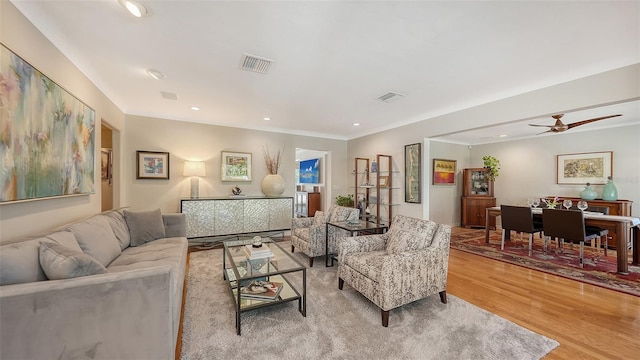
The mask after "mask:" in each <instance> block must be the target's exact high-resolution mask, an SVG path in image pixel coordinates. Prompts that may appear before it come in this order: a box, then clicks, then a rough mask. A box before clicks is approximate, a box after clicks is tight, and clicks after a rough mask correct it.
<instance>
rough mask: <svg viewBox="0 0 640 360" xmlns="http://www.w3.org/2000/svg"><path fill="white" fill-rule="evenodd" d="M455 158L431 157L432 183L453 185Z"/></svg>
mask: <svg viewBox="0 0 640 360" xmlns="http://www.w3.org/2000/svg"><path fill="white" fill-rule="evenodd" d="M455 183H456V160H445V159H433V185H455Z"/></svg>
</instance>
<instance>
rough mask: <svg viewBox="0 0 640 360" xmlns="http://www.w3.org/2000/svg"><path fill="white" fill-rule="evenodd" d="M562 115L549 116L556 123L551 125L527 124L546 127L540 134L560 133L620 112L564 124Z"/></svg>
mask: <svg viewBox="0 0 640 360" xmlns="http://www.w3.org/2000/svg"><path fill="white" fill-rule="evenodd" d="M563 116H564V114H558V115H553V116H551V117H552V118H554V119H556V123H555V124H553V125H536V124H529V126H542V127H548V128H549V130H547V131H543V132H541V133H540V134H544V133H548V132H553V133H561V132H564V131H567V130H569V129H571V128H574V127H576V126H580V125H584V124H588V123H591V122H594V121H598V120H604V119H609V118H612V117H616V116H622V114H617V115H609V116H602V117H597V118H593V119H589V120H582V121H576V122H574V123H571V124H564V123H563V122H562V120H560V119H561V118H562V117H563ZM540 134H536V135H540Z"/></svg>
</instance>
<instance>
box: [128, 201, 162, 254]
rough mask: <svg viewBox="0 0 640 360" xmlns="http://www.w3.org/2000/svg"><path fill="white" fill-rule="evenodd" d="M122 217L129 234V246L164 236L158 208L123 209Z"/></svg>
mask: <svg viewBox="0 0 640 360" xmlns="http://www.w3.org/2000/svg"><path fill="white" fill-rule="evenodd" d="M124 219H125V221H126V222H127V226H128V227H129V233H130V234H131V246H140V245H142V244H145V243H148V242H149V241H153V240H157V239H162V238H164V237H165V232H164V222H163V221H162V213H160V209H155V210H151V211H129V210H124Z"/></svg>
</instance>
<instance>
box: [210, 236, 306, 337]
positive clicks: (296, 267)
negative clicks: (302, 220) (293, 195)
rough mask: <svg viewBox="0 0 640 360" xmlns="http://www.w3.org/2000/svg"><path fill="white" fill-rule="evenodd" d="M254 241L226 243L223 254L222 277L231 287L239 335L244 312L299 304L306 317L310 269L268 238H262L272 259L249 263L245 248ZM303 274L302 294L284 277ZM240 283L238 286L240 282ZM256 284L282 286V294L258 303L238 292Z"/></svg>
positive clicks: (259, 300)
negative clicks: (253, 283)
mask: <svg viewBox="0 0 640 360" xmlns="http://www.w3.org/2000/svg"><path fill="white" fill-rule="evenodd" d="M252 242H253V239H250V238H249V239H242V240H227V241H224V251H223V254H222V270H223V271H222V274H223V275H222V276H223V278H224V279H225V280H226V281H227V284H228V285H229V290H230V291H229V293H230V294H231V297H232V298H233V301H234V302H235V308H236V333H237V334H238V335H240V320H241V315H242V313H244V312H247V311H251V310H256V309H260V308H264V307H268V306H273V305H278V304H282V303H285V302H289V301H295V300H298V311H300V313H301V314H302V316H304V317H306V316H307V268H306V267H305V266H304V265H302V264H300V263H299V262H298V261H297V260H296V259H294V258H293V257H292V256H291V255H289V253H288V252H286V251H285V250H284V249H282V248H281V247H280V246H279V245H278V244H277V243H275V242H273V241H271V239H269V238H263V239H262V243H263V245H262V246H263V247H268V248H269V249H270V250H271V252H272V254H273V256H271V257H267V258H258V259H249V258H248V256H247V253H246V252H245V249H244V248H245V246H246V245H249V246H251V244H252ZM297 271H300V272H302V283H301V284H299V286H302V291H301V292H300V291H299V290H298V288H296V287H295V286H294V284H293V283H292V282H291V281H289V279H287V278H286V277H285V274H289V273H294V272H297ZM238 280H239V282H238ZM253 281H265V282H273V283H281V284H282V290H281V291H280V292H279V294H278V296H277V297H275V298H274V299H256V298H253V297H248V296H243V295H242V294H241V292H240V291H238V283H240V287H241V288H242V287H243V286H246V285H248V284H250V283H251V282H253Z"/></svg>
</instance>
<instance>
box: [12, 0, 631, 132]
mask: <svg viewBox="0 0 640 360" xmlns="http://www.w3.org/2000/svg"><path fill="white" fill-rule="evenodd" d="M11 2H12V3H13V4H14V5H15V6H16V7H17V8H18V9H19V10H20V11H21V12H22V13H23V14H24V15H25V16H26V17H27V18H28V19H29V20H30V21H31V22H32V23H33V24H34V25H35V26H36V27H37V28H38V29H39V30H40V31H42V32H43V33H44V34H45V36H47V37H48V38H49V40H50V41H51V42H52V43H53V44H55V45H56V46H57V47H58V48H59V49H60V50H61V51H62V52H63V53H65V55H67V57H68V58H69V59H70V60H71V61H72V62H73V63H74V64H75V65H76V66H77V67H78V68H80V69H81V71H82V72H83V73H85V74H86V75H87V77H88V78H89V79H90V80H91V81H92V82H93V83H94V84H96V85H97V86H98V87H99V88H100V89H101V90H102V91H103V92H104V93H105V94H106V95H107V96H108V97H109V98H110V99H111V100H112V101H113V102H114V103H115V104H116V105H117V106H118V107H119V108H120V109H121V110H122V111H123V112H125V113H127V114H133V115H142V116H151V117H159V118H167V119H174V120H184V121H192V122H200V123H210V124H217V125H225V126H235V127H243V128H252V129H261V130H269V131H279V132H288V133H295V134H308V135H316V136H325V137H330V138H338V139H351V138H355V137H359V136H363V135H366V134H371V133H374V132H378V131H382V130H385V129H389V128H392V127H396V126H400V125H404V124H407V123H412V122H416V121H421V120H425V119H429V118H432V117H434V116H437V115H442V114H445V113H449V112H452V111H457V110H461V109H464V108H468V107H471V106H475V105H480V104H483V103H487V102H490V101H494V100H498V99H502V98H506V97H509V96H513V95H517V94H521V93H524V92H527V91H531V90H536V89H540V88H543V87H547V86H551V85H555V84H559V83H562V82H566V81H570V80H574V79H577V78H581V77H585V76H589V75H593V74H597V73H601V72H604V71H608V70H612V69H616V68H620V67H623V66H627V65H631V64H635V63H639V62H640V2H638V1H604V2H595V1H589V2H580V1H545V2H540V1H495V2H487V1H467V2H461V1H448V2H447V1H406V2H401V1H371V2H365V1H351V2H346V1H204V0H200V1H187V0H174V1H169V0H146V1H145V0H141V1H139V2H140V3H142V4H144V5H145V6H147V7H148V8H149V9H150V10H151V12H152V15H151V16H148V17H144V18H134V17H133V16H131V15H129V14H128V13H125V11H124V9H123V8H122V7H121V6H120V5H119V4H118V2H117V0H93V1H88V0H86V1H77V0H75V1H72V0H69V1H65V0H57V1H51V0H49V1H46V0H11ZM243 53H249V54H253V55H258V56H263V57H266V58H269V59H273V60H275V61H274V63H273V64H272V66H271V69H270V71H269V72H268V73H267V74H258V73H253V72H247V71H244V70H240V69H239V65H240V59H241V57H242V55H243ZM27 60H29V59H27ZM147 68H154V69H157V70H160V71H161V72H162V73H164V74H165V75H166V78H165V79H163V80H154V79H152V78H150V77H149V76H147V75H146V74H145V69H147ZM162 91H165V92H171V93H176V94H177V95H178V100H168V99H165V98H163V97H162V96H161V94H160V93H161V92H162ZM389 91H393V92H398V93H401V94H404V95H405V97H403V98H401V99H399V100H397V101H395V102H392V103H384V102H380V101H377V100H376V98H378V97H379V96H382V95H384V94H386V93H387V92H389ZM634 104H635V105H631V108H630V109H631V110H629V108H623V109H622V110H618V109H611V110H609V109H607V110H602V111H600V110H599V109H597V110H593V111H592V112H589V111H581V112H579V113H578V112H576V113H575V114H567V115H566V116H565V118H563V120H565V123H567V122H573V121H577V120H583V119H586V118H592V117H596V116H601V115H599V114H600V113H601V112H604V113H605V115H609V112H611V111H613V112H616V111H620V112H623V111H624V112H626V113H628V112H629V111H635V119H629V118H628V117H627V115H626V113H625V116H624V117H619V118H615V119H610V120H604V121H602V122H600V123H594V124H590V125H585V126H584V127H582V128H584V129H587V127H590V126H605V125H615V124H617V123H619V122H621V121H634V120H635V121H637V119H638V105H637V103H634ZM194 105H195V106H199V107H200V108H201V110H200V111H198V112H195V111H193V110H191V109H190V107H191V106H194ZM558 110H559V111H562V110H563V109H558ZM543 115H544V116H546V115H548V114H541V116H543ZM574 115H575V118H574ZM264 117H270V118H271V119H272V120H270V121H265V120H263V118H264ZM623 118H625V119H623ZM515 120H521V119H514V121H515ZM356 122H357V123H360V124H361V125H360V126H358V127H354V126H353V125H352V124H353V123H356ZM531 122H532V123H545V124H547V123H548V124H551V123H552V122H553V119H551V118H544V119H532V120H531ZM596 124H597V125H596ZM512 125H513V124H512ZM517 125H518V127H519V129H523V130H522V131H525V130H527V131H529V130H540V129H534V128H532V127H529V126H527V125H526V123H518V124H517ZM514 129H515V128H514ZM577 129H578V128H576V129H574V130H577ZM574 130H572V131H574ZM485 131H486V132H485ZM510 131H511V130H510ZM510 131H509V132H510ZM514 131H515V130H514ZM534 132H535V131H534ZM502 133H507V129H506V128H505V129H504V130H503V129H502V128H500V129H491V130H475V131H473V132H471V133H469V134H468V135H462V134H458V135H457V136H454V135H448V136H446V137H443V139H446V140H449V141H458V142H464V143H480V142H489V141H487V139H484V140H480V139H481V138H486V137H488V136H490V135H491V136H493V135H494V134H502ZM514 134H515V132H514ZM527 134H528V133H527ZM520 136H527V135H526V134H525V135H522V134H521V135H520ZM511 138H513V137H511Z"/></svg>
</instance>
